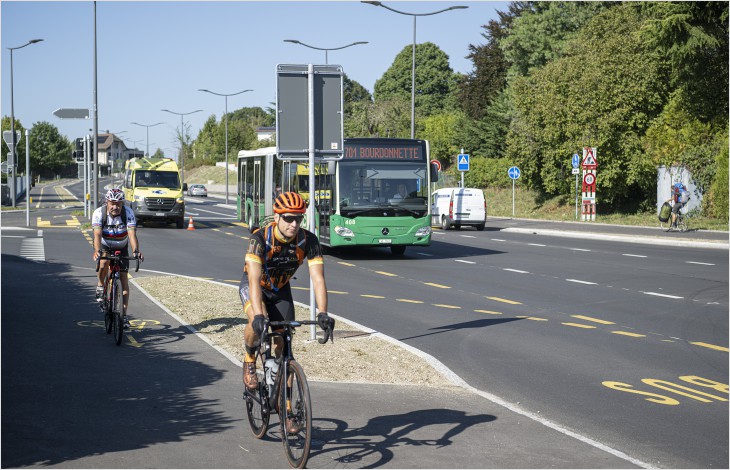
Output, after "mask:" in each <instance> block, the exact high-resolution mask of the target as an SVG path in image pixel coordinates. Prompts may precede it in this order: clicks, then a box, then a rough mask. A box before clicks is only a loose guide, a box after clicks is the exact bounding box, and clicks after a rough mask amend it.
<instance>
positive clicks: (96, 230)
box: [93, 227, 101, 261]
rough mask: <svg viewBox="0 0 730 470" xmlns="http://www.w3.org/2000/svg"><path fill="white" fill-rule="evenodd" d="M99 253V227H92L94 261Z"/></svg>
mask: <svg viewBox="0 0 730 470" xmlns="http://www.w3.org/2000/svg"><path fill="white" fill-rule="evenodd" d="M99 251H101V227H94V255H93V258H94V261H96V259H97V258H98V257H99Z"/></svg>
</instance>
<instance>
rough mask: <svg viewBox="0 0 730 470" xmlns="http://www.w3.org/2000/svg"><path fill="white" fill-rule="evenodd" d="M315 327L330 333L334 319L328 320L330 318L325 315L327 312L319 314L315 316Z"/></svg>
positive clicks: (333, 326) (333, 325)
mask: <svg viewBox="0 0 730 470" xmlns="http://www.w3.org/2000/svg"><path fill="white" fill-rule="evenodd" d="M317 325H319V327H320V328H322V329H323V330H330V331H332V330H334V329H335V319H334V318H330V316H329V315H327V312H319V313H318V314H317Z"/></svg>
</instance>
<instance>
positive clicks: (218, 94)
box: [198, 88, 253, 204]
mask: <svg viewBox="0 0 730 470" xmlns="http://www.w3.org/2000/svg"><path fill="white" fill-rule="evenodd" d="M198 91H204V92H206V93H210V94H213V95H217V96H223V97H225V100H226V112H225V117H226V204H228V97H229V96H236V95H240V94H241V93H246V92H247V91H253V90H243V91H239V92H238V93H228V94H224V93H216V92H214V91H210V90H206V89H205V88H198Z"/></svg>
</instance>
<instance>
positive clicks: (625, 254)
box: [621, 253, 646, 258]
mask: <svg viewBox="0 0 730 470" xmlns="http://www.w3.org/2000/svg"><path fill="white" fill-rule="evenodd" d="M621 256H632V257H634V258H646V256H644V255H632V254H631V253H623V254H622V255H621Z"/></svg>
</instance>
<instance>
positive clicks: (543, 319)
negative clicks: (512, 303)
mask: <svg viewBox="0 0 730 470" xmlns="http://www.w3.org/2000/svg"><path fill="white" fill-rule="evenodd" d="M517 318H524V319H525V320H533V321H548V319H547V318H540V317H527V316H523V315H520V316H518V317H517Z"/></svg>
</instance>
